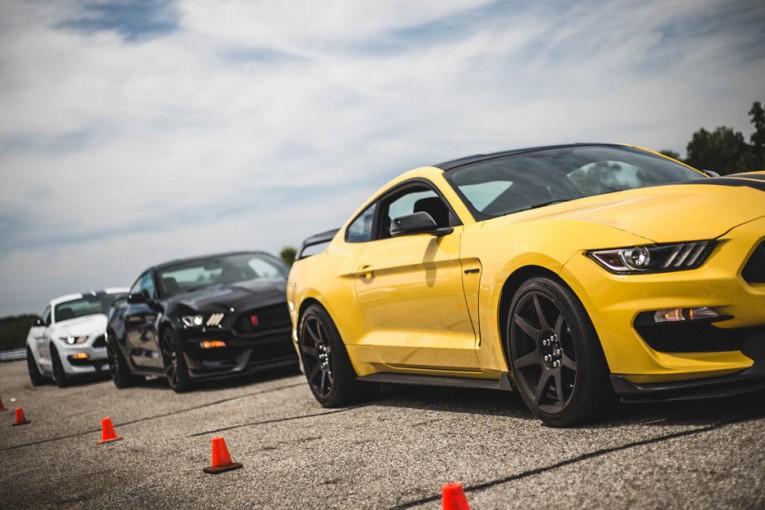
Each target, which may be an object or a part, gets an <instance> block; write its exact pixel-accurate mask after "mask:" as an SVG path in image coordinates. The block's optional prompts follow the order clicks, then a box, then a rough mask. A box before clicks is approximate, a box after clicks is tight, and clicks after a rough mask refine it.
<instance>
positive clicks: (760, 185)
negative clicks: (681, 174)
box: [676, 177, 765, 191]
mask: <svg viewBox="0 0 765 510" xmlns="http://www.w3.org/2000/svg"><path fill="white" fill-rule="evenodd" d="M676 184H711V185H717V186H732V187H734V188H735V187H741V186H748V187H750V188H754V189H758V190H760V191H765V182H756V181H753V180H751V179H737V178H734V177H712V178H711V179H695V180H693V181H684V182H678V183H676Z"/></svg>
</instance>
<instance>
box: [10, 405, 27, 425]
mask: <svg viewBox="0 0 765 510" xmlns="http://www.w3.org/2000/svg"><path fill="white" fill-rule="evenodd" d="M27 423H30V421H29V420H27V417H26V416H24V410H23V409H22V408H20V407H17V408H16V423H14V424H13V426H14V427H15V426H16V425H26V424H27Z"/></svg>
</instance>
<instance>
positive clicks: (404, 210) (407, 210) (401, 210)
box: [388, 189, 438, 224]
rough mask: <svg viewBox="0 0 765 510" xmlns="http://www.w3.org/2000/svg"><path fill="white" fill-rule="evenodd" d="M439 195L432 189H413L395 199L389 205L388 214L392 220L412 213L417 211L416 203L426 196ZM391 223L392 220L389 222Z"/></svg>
mask: <svg viewBox="0 0 765 510" xmlns="http://www.w3.org/2000/svg"><path fill="white" fill-rule="evenodd" d="M434 197H436V198H437V197H438V195H436V193H435V191H433V190H430V189H425V190H419V191H412V192H409V193H406V194H405V195H402V196H400V197H399V198H397V199H395V200H393V201H392V202H391V203H390V204H389V205H388V216H389V217H390V219H391V220H394V219H396V218H399V217H401V216H406V215H407V214H412V213H413V212H415V209H414V205H415V204H416V203H418V202H419V201H420V200H422V199H425V198H434ZM388 224H390V222H388Z"/></svg>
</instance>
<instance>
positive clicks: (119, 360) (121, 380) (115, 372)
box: [106, 334, 143, 389]
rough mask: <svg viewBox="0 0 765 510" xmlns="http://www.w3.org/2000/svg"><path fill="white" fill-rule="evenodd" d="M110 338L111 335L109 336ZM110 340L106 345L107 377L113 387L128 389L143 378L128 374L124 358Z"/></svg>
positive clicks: (128, 370)
mask: <svg viewBox="0 0 765 510" xmlns="http://www.w3.org/2000/svg"><path fill="white" fill-rule="evenodd" d="M109 337H110V338H112V335H111V334H110V335H109ZM112 342H114V340H111V341H109V342H107V343H106V356H107V358H108V360H109V375H110V376H111V378H112V382H113V383H114V385H115V386H116V387H117V388H119V389H122V388H129V387H131V386H135V385H136V384H139V383H140V382H142V381H143V377H141V376H138V375H133V374H132V373H130V367H128V364H127V361H125V357H124V356H123V355H122V351H120V349H119V347H117V346H116V345H114V344H113V343H112Z"/></svg>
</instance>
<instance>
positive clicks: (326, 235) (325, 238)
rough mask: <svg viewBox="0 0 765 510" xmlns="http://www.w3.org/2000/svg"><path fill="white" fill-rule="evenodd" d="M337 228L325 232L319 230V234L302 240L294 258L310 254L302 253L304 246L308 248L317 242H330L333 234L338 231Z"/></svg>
mask: <svg viewBox="0 0 765 510" xmlns="http://www.w3.org/2000/svg"><path fill="white" fill-rule="evenodd" d="M339 230H340V229H339V228H335V229H332V230H327V231H326V232H321V233H320V234H316V235H313V236H311V237H309V238H308V239H306V240H305V241H303V245H302V246H301V247H300V252H298V256H297V258H296V259H295V260H300V259H303V258H306V257H310V255H304V253H305V250H306V248H310V247H311V246H316V245H317V244H323V243H328V242H330V241H331V240H332V239H333V238H334V237H335V234H337V232H338V231H339Z"/></svg>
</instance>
